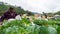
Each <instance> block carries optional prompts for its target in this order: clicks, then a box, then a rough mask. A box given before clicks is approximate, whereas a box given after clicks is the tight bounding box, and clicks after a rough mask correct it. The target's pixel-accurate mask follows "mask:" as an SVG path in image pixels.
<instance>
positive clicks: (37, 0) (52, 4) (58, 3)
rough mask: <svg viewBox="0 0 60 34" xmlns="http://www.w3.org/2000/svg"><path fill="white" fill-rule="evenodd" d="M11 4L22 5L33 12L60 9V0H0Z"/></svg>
mask: <svg viewBox="0 0 60 34" xmlns="http://www.w3.org/2000/svg"><path fill="white" fill-rule="evenodd" d="M0 1H3V2H6V3H8V4H11V5H16V6H21V7H22V8H23V9H25V10H29V11H32V12H38V13H41V12H46V13H48V12H56V11H59V10H60V0H0Z"/></svg>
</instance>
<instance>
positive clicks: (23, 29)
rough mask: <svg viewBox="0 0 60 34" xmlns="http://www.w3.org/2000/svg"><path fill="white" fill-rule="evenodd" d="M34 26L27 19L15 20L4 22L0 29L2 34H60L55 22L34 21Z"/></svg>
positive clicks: (59, 28)
mask: <svg viewBox="0 0 60 34" xmlns="http://www.w3.org/2000/svg"><path fill="white" fill-rule="evenodd" d="M33 22H34V24H35V25H32V24H31V22H30V21H29V20H28V19H27V18H22V20H14V21H11V22H7V21H4V22H3V25H2V26H1V27H0V34H45V33H46V34H60V26H59V25H58V24H56V23H57V22H58V21H56V20H54V21H52V20H48V21H46V20H34V19H33Z"/></svg>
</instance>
